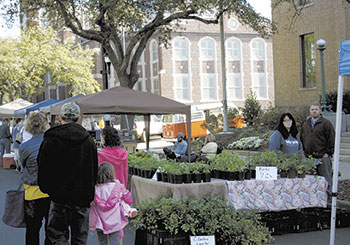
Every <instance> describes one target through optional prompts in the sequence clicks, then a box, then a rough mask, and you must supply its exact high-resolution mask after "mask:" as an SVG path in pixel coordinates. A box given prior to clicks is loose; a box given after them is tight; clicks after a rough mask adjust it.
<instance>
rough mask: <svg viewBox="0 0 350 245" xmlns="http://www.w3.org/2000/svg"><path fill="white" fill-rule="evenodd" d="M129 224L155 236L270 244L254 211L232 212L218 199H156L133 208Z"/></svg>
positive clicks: (216, 197)
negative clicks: (167, 234)
mask: <svg viewBox="0 0 350 245" xmlns="http://www.w3.org/2000/svg"><path fill="white" fill-rule="evenodd" d="M136 208H137V209H138V215H137V216H136V217H135V219H133V220H132V221H131V222H132V223H133V224H134V228H135V229H144V230H147V231H148V232H150V233H153V234H155V232H156V230H157V229H162V230H166V231H168V232H170V233H171V234H174V235H176V234H178V233H182V232H184V233H185V234H187V235H196V236H200V235H215V238H216V241H217V242H218V243H220V244H229V245H231V244H263V243H270V242H273V240H274V239H273V238H272V236H271V235H270V233H269V231H268V228H267V227H266V226H265V225H264V224H262V222H261V221H260V216H259V215H258V214H256V213H255V212H254V211H235V210H234V209H233V208H232V207H230V206H228V204H227V201H226V200H223V199H222V198H221V197H220V196H218V195H212V196H207V197H204V198H203V199H199V198H193V197H188V198H186V199H184V200H183V201H178V200H174V199H171V198H165V197H158V198H155V199H150V200H148V201H146V202H142V203H141V204H140V205H138V206H137V207H136Z"/></svg>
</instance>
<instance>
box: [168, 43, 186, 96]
mask: <svg viewBox="0 0 350 245" xmlns="http://www.w3.org/2000/svg"><path fill="white" fill-rule="evenodd" d="M172 47H173V62H174V64H173V69H174V97H175V100H180V101H190V100H191V78H190V77H191V76H190V70H191V61H190V57H189V54H190V51H189V48H190V45H189V41H188V39H187V38H184V37H176V38H174V39H173V42H172Z"/></svg>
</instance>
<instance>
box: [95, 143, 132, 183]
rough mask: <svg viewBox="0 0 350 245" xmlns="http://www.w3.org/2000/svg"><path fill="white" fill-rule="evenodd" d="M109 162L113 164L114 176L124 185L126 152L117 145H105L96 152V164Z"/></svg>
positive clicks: (125, 181) (126, 180) (126, 181)
mask: <svg viewBox="0 0 350 245" xmlns="http://www.w3.org/2000/svg"><path fill="white" fill-rule="evenodd" d="M103 162H110V163H111V164H112V165H113V166H114V173H115V178H116V179H117V180H119V181H120V183H122V184H123V185H124V186H125V187H126V186H127V184H128V152H127V151H126V150H124V149H122V148H120V147H119V146H117V147H112V148H110V147H106V148H103V149H102V150H100V151H99V152H98V164H101V163H103Z"/></svg>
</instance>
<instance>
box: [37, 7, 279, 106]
mask: <svg viewBox="0 0 350 245" xmlns="http://www.w3.org/2000/svg"><path fill="white" fill-rule="evenodd" d="M31 19H32V18H31ZM35 19H36V20H37V21H38V23H39V24H42V23H44V20H42V19H41V18H40V13H38V14H37V17H36V18H35ZM224 29H225V46H226V47H225V48H226V70H227V73H226V76H227V82H226V83H227V101H228V107H241V106H243V103H244V100H245V98H246V96H247V95H248V94H249V91H250V90H253V91H254V92H255V93H256V95H257V98H258V100H259V101H260V102H261V104H262V105H263V107H267V106H269V105H271V104H272V105H273V104H274V82H273V58H272V39H271V38H262V37H261V36H260V35H259V33H257V32H255V31H253V30H252V29H251V28H248V27H246V26H243V25H241V24H240V23H239V22H238V21H237V19H236V18H234V17H230V18H225V20H224ZM61 37H62V40H63V41H64V40H66V39H67V38H73V39H74V40H75V41H76V42H77V45H82V46H83V47H84V48H97V49H99V50H100V51H101V52H100V54H99V55H96V57H95V64H96V65H95V69H94V70H93V74H94V77H95V79H97V80H98V81H99V82H100V83H101V88H102V89H106V88H110V87H113V86H117V85H118V79H117V75H116V73H115V71H114V69H113V66H112V65H111V63H110V61H109V60H108V57H105V56H104V55H103V52H102V50H103V49H102V47H101V45H100V44H99V43H96V42H94V41H89V40H84V39H82V38H80V37H78V36H75V35H73V34H72V33H70V32H68V31H67V30H63V31H62V32H61ZM126 39H127V33H126ZM170 44H171V45H169V47H168V48H165V47H164V45H162V44H160V43H159V41H158V36H157V35H154V36H153V37H152V38H151V40H150V41H149V42H148V44H147V47H146V49H145V51H144V53H143V55H142V57H141V58H140V61H139V69H138V71H139V81H138V83H137V84H136V85H135V87H134V88H135V89H138V90H143V91H151V92H153V93H156V94H159V95H162V96H165V97H168V98H170V99H174V100H177V101H179V102H183V103H186V104H191V105H193V106H194V107H193V109H194V110H208V109H215V108H217V109H219V110H221V108H222V100H223V96H222V94H223V88H222V75H221V74H222V73H221V48H220V26H219V25H206V24H203V23H201V22H198V21H191V20H187V21H182V22H181V31H176V32H173V33H172V39H171V40H170ZM46 79H50V77H49V76H48V77H47V78H46ZM67 91H68V88H66V86H64V84H61V85H59V86H57V88H54V87H52V88H49V90H48V91H47V92H45V93H43V94H42V95H40V96H38V98H37V99H38V101H40V100H43V99H48V98H56V99H65V98H66V97H69V95H68V94H67Z"/></svg>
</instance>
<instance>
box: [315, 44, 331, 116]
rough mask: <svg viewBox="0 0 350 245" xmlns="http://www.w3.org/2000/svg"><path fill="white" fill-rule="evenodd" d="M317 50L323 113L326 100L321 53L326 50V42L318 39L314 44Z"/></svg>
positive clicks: (325, 110)
mask: <svg viewBox="0 0 350 245" xmlns="http://www.w3.org/2000/svg"><path fill="white" fill-rule="evenodd" d="M316 45H317V47H318V48H317V50H319V51H320V58H321V79H322V97H321V110H322V111H324V112H327V108H328V106H327V100H326V85H325V78H324V62H323V51H324V50H325V49H326V47H325V46H326V41H325V40H323V39H319V40H317V42H316Z"/></svg>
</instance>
